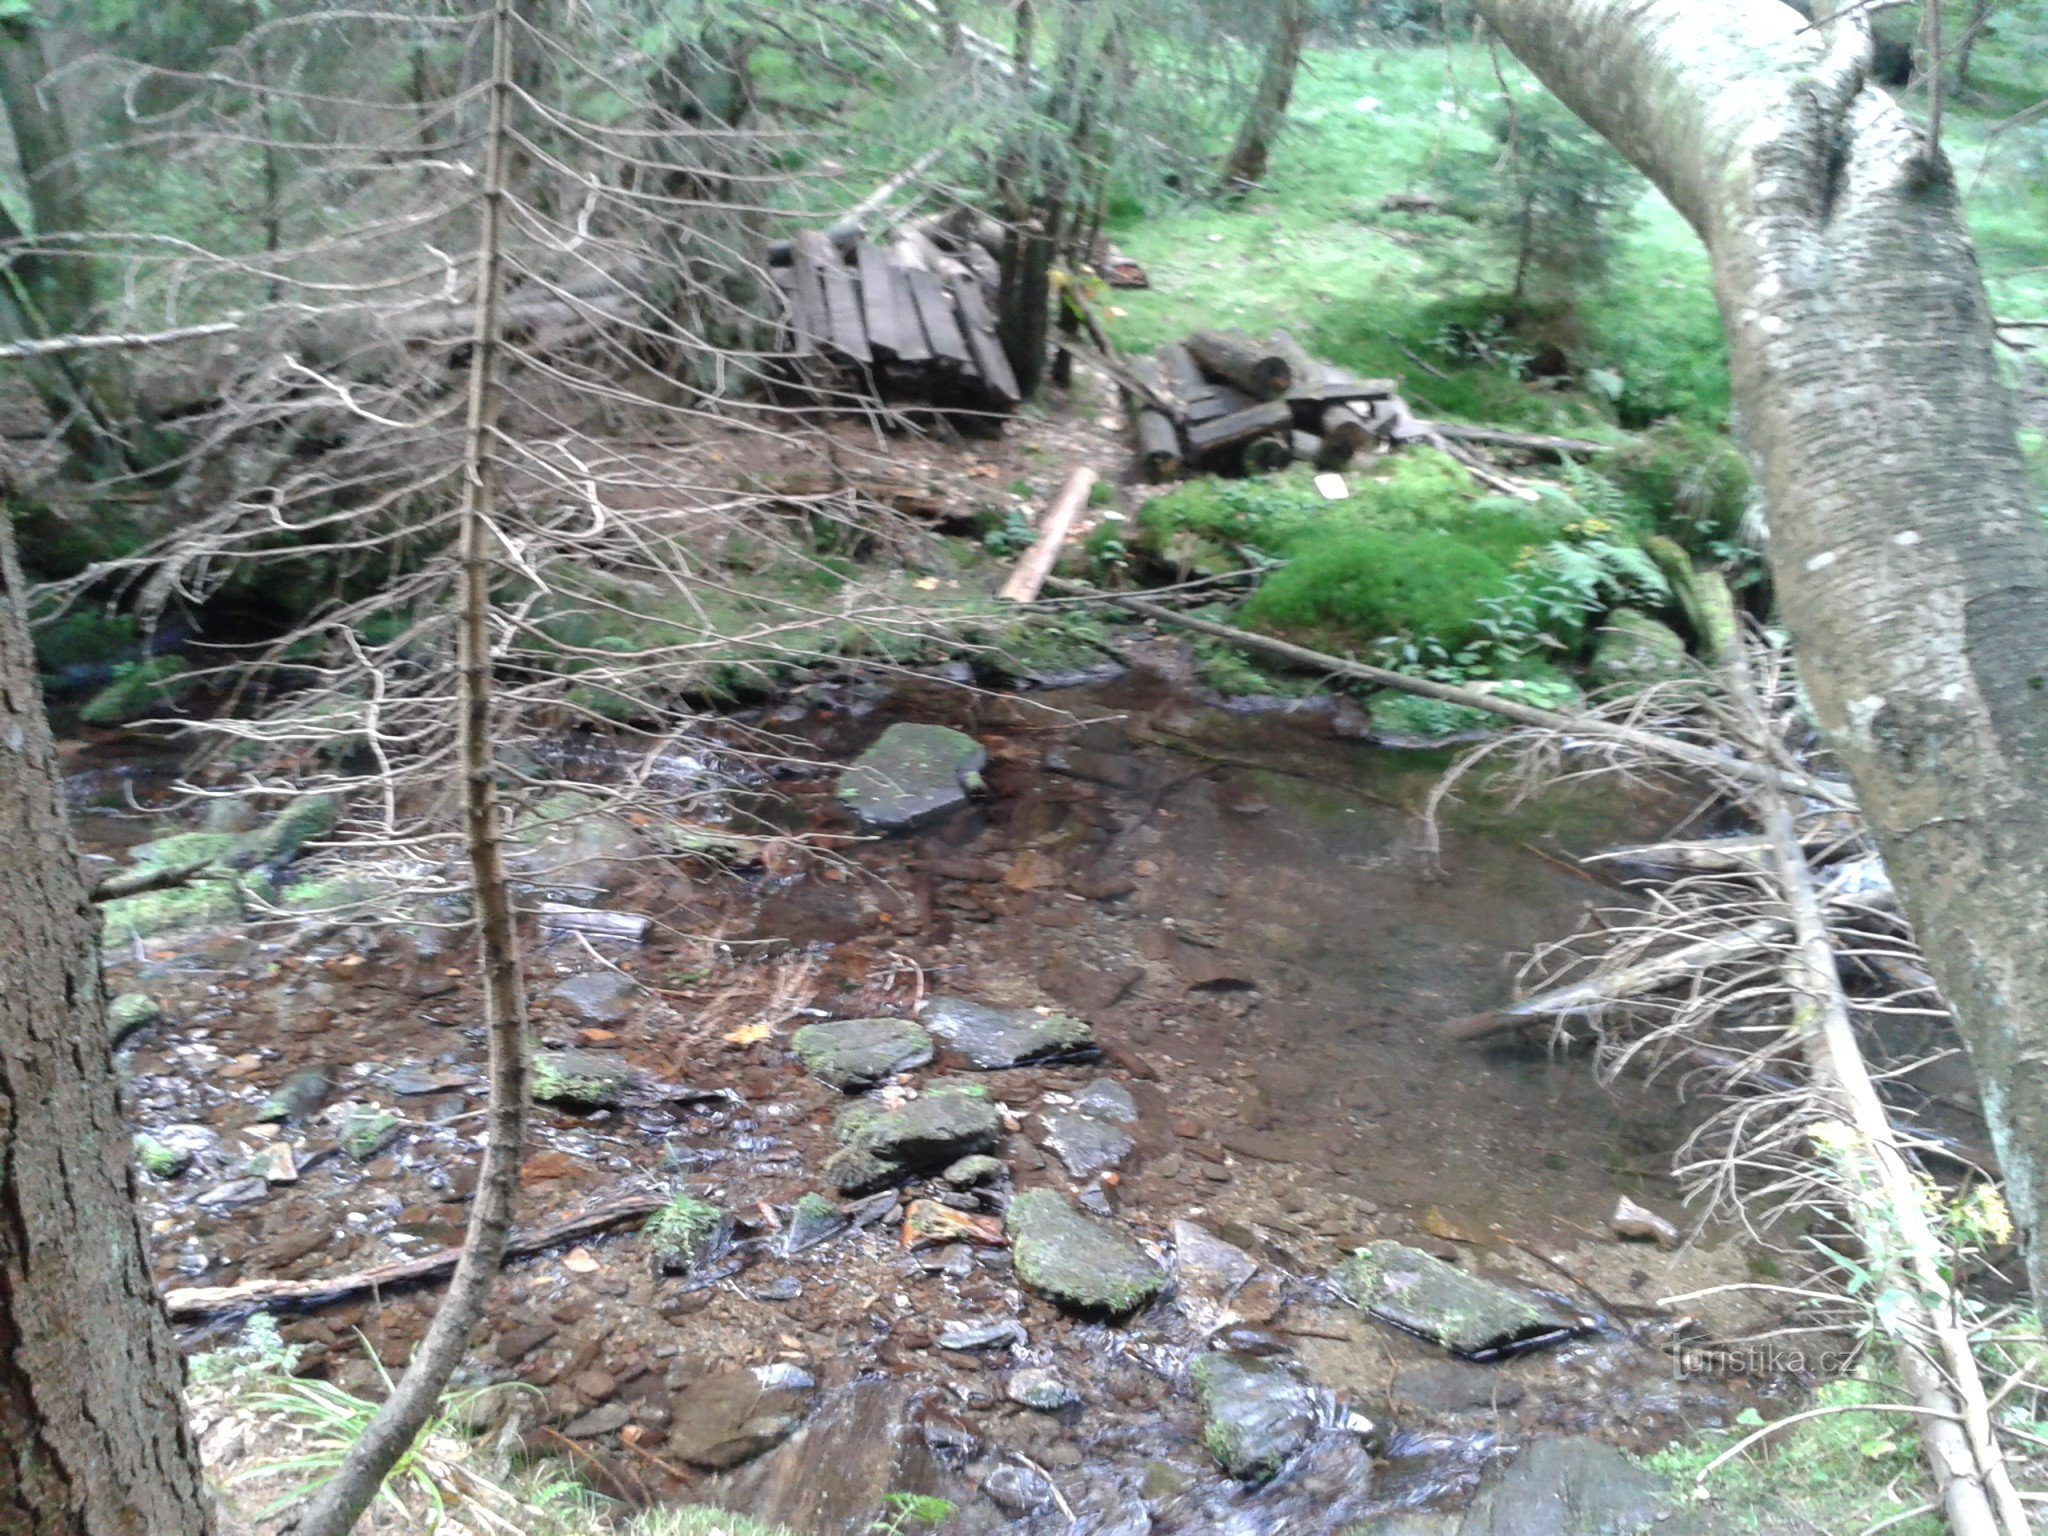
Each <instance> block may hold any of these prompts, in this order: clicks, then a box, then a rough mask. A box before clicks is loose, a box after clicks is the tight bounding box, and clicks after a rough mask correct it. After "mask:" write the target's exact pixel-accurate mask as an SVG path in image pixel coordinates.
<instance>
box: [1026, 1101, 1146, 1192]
mask: <svg viewBox="0 0 2048 1536" xmlns="http://www.w3.org/2000/svg"><path fill="white" fill-rule="evenodd" d="M1038 1119H1039V1123H1040V1124H1042V1125H1043V1126H1044V1127H1045V1145H1046V1148H1047V1150H1048V1151H1050V1152H1051V1153H1052V1154H1053V1156H1055V1157H1057V1158H1058V1159H1059V1160H1060V1163H1061V1164H1062V1166H1064V1167H1065V1168H1066V1170H1067V1173H1068V1174H1069V1176H1071V1177H1073V1178H1076V1179H1088V1178H1093V1177H1094V1176H1095V1175H1096V1174H1098V1173H1100V1172H1102V1170H1103V1169H1105V1168H1114V1167H1115V1166H1116V1165H1117V1164H1118V1163H1121V1162H1122V1161H1123V1160H1124V1159H1125V1158H1127V1157H1129V1156H1130V1155H1131V1148H1132V1147H1133V1146H1135V1145H1136V1143H1135V1142H1133V1141H1132V1140H1131V1136H1130V1133H1129V1132H1128V1131H1126V1130H1124V1129H1123V1127H1122V1126H1119V1125H1116V1124H1114V1123H1112V1122H1111V1121H1108V1120H1098V1119H1096V1117H1095V1116H1093V1115H1089V1114H1083V1113H1081V1112H1080V1111H1079V1110H1078V1109H1055V1110H1050V1111H1048V1112H1047V1113H1045V1114H1042V1115H1040V1116H1039V1117H1038Z"/></svg>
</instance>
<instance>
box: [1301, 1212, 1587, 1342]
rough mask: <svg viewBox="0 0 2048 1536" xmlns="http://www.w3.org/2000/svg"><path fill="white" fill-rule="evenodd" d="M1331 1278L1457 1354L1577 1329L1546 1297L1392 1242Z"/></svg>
mask: <svg viewBox="0 0 2048 1536" xmlns="http://www.w3.org/2000/svg"><path fill="white" fill-rule="evenodd" d="M1330 1278H1331V1280H1332V1281H1333V1282H1334V1283H1335V1284H1336V1286H1337V1289H1338V1290H1340V1291H1342V1292H1343V1293H1344V1295H1345V1296H1346V1297H1347V1298H1348V1299H1349V1300H1350V1301H1351V1303H1352V1304H1353V1305H1354V1306H1356V1307H1359V1308H1361V1309H1362V1310H1364V1311H1366V1312H1369V1313H1371V1314H1372V1315H1373V1316H1374V1317H1376V1318H1378V1319H1379V1320H1380V1321H1381V1322H1383V1323H1389V1324H1392V1325H1393V1326H1394V1327H1396V1328H1401V1329H1404V1330H1406V1331H1407V1332H1409V1333H1413V1334H1417V1335H1419V1336H1420V1337H1422V1338H1425V1339H1428V1340H1429V1341H1430V1342H1432V1343H1434V1344H1440V1345H1442V1346H1443V1347H1444V1348H1445V1349H1448V1350H1449V1351H1451V1353H1453V1354H1456V1355H1465V1356H1470V1357H1485V1356H1490V1355H1496V1354H1499V1353H1501V1352H1502V1351H1504V1350H1508V1349H1512V1348H1514V1347H1516V1346H1518V1345H1520V1346H1524V1347H1533V1346H1534V1345H1537V1344H1542V1343H1551V1342H1555V1341H1557V1340H1561V1339H1566V1338H1570V1337H1571V1336H1572V1335H1573V1334H1575V1333H1578V1332H1580V1331H1582V1324H1581V1322H1580V1320H1579V1319H1578V1318H1576V1317H1572V1316H1568V1315H1567V1314H1565V1313H1563V1312H1560V1311H1558V1310H1557V1309H1556V1308H1555V1307H1553V1306H1551V1305H1549V1304H1548V1303H1546V1302H1543V1301H1540V1300H1538V1299H1536V1298H1534V1297H1530V1296H1525V1295H1523V1294H1522V1293H1521V1292H1519V1291H1512V1290H1509V1289H1508V1288H1507V1287H1506V1286H1504V1285H1499V1284H1496V1283H1495V1282H1494V1281H1491V1280H1486V1279H1482V1278H1481V1277H1480V1276H1478V1275H1473V1274H1468V1273H1466V1272H1465V1271H1464V1270H1462V1269H1459V1268H1458V1267H1457V1266H1456V1265H1454V1264H1446V1263H1445V1262H1444V1261H1443V1260H1442V1259H1437V1258H1432V1257H1430V1255H1428V1254H1426V1253H1423V1252H1422V1251H1420V1250H1419V1249H1415V1248H1410V1247H1409V1246H1407V1244H1405V1243H1397V1242H1393V1241H1391V1240H1386V1239H1382V1240H1381V1241H1379V1242H1376V1243H1367V1244H1366V1245H1365V1246H1364V1247H1363V1248H1361V1249H1359V1250H1358V1251H1357V1252H1356V1253H1354V1254H1353V1255H1352V1256H1351V1257H1350V1258H1348V1259H1346V1260H1345V1261H1344V1262H1343V1263H1342V1264H1340V1265H1339V1266H1338V1267H1337V1269H1336V1271H1335V1272H1334V1273H1333V1274H1332V1275H1331V1276H1330Z"/></svg>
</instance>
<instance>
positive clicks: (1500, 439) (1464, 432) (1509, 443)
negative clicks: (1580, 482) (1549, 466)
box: [1424, 421, 1614, 459]
mask: <svg viewBox="0 0 2048 1536" xmlns="http://www.w3.org/2000/svg"><path fill="white" fill-rule="evenodd" d="M1424 425H1426V426H1427V427H1429V429H1430V430H1431V431H1433V432H1435V433H1436V435H1437V436H1439V437H1443V438H1448V439H1449V440H1450V441H1452V442H1454V443H1472V444H1475V445H1476V446H1478V447H1481V448H1506V449H1509V450H1511V451H1513V452H1517V453H1541V454H1547V455H1549V456H1550V457H1552V458H1556V459H1568V458H1570V457H1572V456H1573V455H1574V454H1586V455H1591V454H1596V453H1612V452H1613V451H1614V445H1613V444H1612V443H1596V442H1593V441H1591V440H1589V439H1587V438H1583V437H1552V436H1550V435H1549V434H1547V433H1543V432H1504V431H1502V430H1501V429H1500V428H1498V427H1468V426H1466V425H1465V424H1464V423H1463V422H1459V421H1432V422H1427V423H1424Z"/></svg>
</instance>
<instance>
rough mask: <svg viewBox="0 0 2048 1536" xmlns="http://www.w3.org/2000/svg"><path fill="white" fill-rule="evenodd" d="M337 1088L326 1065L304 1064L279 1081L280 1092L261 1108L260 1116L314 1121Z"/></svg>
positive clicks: (258, 1110)
mask: <svg viewBox="0 0 2048 1536" xmlns="http://www.w3.org/2000/svg"><path fill="white" fill-rule="evenodd" d="M333 1091H334V1084H333V1082H332V1081H331V1080H330V1079H329V1078H328V1076H327V1069H326V1068H325V1067H303V1068H301V1069H300V1070H299V1071H297V1072H294V1073H293V1074H292V1075H291V1076H290V1077H288V1078H286V1079H285V1080H284V1081H283V1082H282V1083H280V1084H278V1086H277V1091H276V1092H275V1093H273V1094H271V1096H270V1097H269V1098H267V1099H265V1100H264V1101H263V1103H262V1104H261V1105H259V1106H258V1107H257V1110H256V1118H257V1120H258V1121H273V1120H289V1121H291V1122H293V1123H294V1124H297V1123H300V1122H303V1121H306V1120H310V1119H311V1118H312V1117H313V1116H314V1115H316V1114H318V1113H319V1112H320V1106H321V1105H323V1104H325V1103H326V1102H327V1095H328V1094H330V1093H332V1092H333Z"/></svg>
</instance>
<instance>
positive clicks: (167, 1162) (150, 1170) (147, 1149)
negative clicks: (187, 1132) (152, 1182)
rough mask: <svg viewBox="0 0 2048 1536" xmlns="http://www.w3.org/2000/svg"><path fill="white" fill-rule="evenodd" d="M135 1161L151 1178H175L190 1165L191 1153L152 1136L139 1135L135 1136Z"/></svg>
mask: <svg viewBox="0 0 2048 1536" xmlns="http://www.w3.org/2000/svg"><path fill="white" fill-rule="evenodd" d="M135 1162H136V1166H137V1167H139V1168H141V1170H142V1171H143V1172H144V1173H146V1174H148V1175H149V1176H150V1177H151V1178H152V1179H175V1178H176V1177H177V1176H178V1175H179V1174H181V1173H183V1172H184V1171H185V1170H186V1169H187V1168H190V1167H191V1166H192V1154H191V1153H190V1152H187V1151H184V1150H183V1149H181V1148H177V1147H167V1146H165V1145H164V1144H163V1143H162V1142H160V1141H158V1140H157V1139H156V1138H155V1137H154V1136H149V1135H139V1136H137V1137H136V1138H135Z"/></svg>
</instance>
